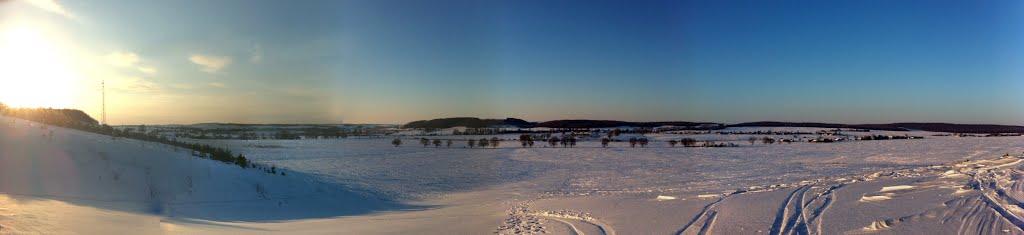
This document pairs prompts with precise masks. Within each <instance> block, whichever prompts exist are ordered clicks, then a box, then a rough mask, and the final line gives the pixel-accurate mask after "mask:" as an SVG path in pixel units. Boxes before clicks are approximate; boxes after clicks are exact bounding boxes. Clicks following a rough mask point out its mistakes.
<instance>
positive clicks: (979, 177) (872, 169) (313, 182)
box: [0, 118, 1024, 234]
mask: <svg viewBox="0 0 1024 235" xmlns="http://www.w3.org/2000/svg"><path fill="white" fill-rule="evenodd" d="M747 129H751V128H745V129H744V130H747ZM764 129H769V128H764ZM772 129H778V128H772ZM50 131H52V133H53V134H52V136H51V135H49V133H50ZM875 133H885V132H872V134H875ZM898 134H899V135H902V134H905V133H903V132H900V133H898ZM910 134H911V135H920V136H925V137H926V138H925V139H919V140H883V141H849V142H840V143H804V142H801V143H792V144H771V145H765V144H760V143H757V144H742V140H743V139H744V137H742V136H734V135H729V136H721V135H715V134H704V135H697V136H693V137H698V138H701V139H711V140H718V141H725V140H730V139H728V138H731V140H733V141H738V142H737V143H741V146H740V147H734V148H682V147H675V148H672V147H669V146H668V145H667V144H665V143H664V142H661V141H656V142H654V143H652V144H651V145H650V146H647V147H645V148H640V147H637V148H630V147H629V146H628V145H627V144H626V143H621V142H617V143H612V146H610V147H609V148H602V147H600V145H599V143H597V142H592V141H585V142H581V143H580V144H579V145H578V146H576V147H575V148H561V147H558V148H548V147H540V146H542V145H544V144H543V143H540V144H539V145H537V146H535V147H533V148H521V147H519V143H518V142H514V141H505V142H503V143H502V145H501V146H499V147H498V148H493V149H492V148H486V149H479V148H472V149H470V148H465V147H464V146H465V142H464V141H455V144H454V145H453V146H452V148H446V147H444V146H442V147H440V148H435V147H432V146H431V147H423V146H420V145H418V143H416V141H415V140H413V139H409V140H407V141H406V143H405V144H404V145H403V146H400V147H394V146H392V145H391V143H390V142H391V139H390V138H377V139H359V138H351V139H339V140H203V142H204V143H210V144H214V145H219V146H225V147H229V148H231V149H232V150H233V151H236V152H241V153H244V154H245V155H246V156H248V157H249V158H252V159H254V160H255V161H257V162H260V163H264V164H269V165H275V166H277V167H279V168H282V169H284V171H285V172H287V173H288V174H287V175H286V176H281V175H271V174H267V173H264V172H261V171H258V170H252V169H242V168H239V167H237V166H234V165H228V164H223V163H219V162H214V161H210V160H206V159H198V158H193V157H191V155H190V154H189V153H188V152H186V151H183V150H176V149H174V148H173V147H168V146H165V145H160V144H154V143H146V142H141V141H134V140H126V139H115V138H111V137H109V136H102V135H95V134H90V133H84V132H79V131H74V130H68V129H63V128H57V127H47V126H43V125H39V124H36V123H31V122H28V121H24V120H13V119H9V118H0V150H2V151H0V177H2V178H0V179H3V180H0V233H85V234H97V233H134V234H149V233H217V234H220V233H225V234H234V233H289V234H291V233H317V234H410V233H413V234H492V233H500V234H534V233H554V234H574V233H575V234H616V233H618V234H676V233H679V234H706V233H707V234H764V233H768V234H837V233H839V234H841V233H894V234H906V233H932V234H958V233H959V234H992V233H1011V234H1022V233H1024V232H1022V230H1021V228H1022V227H1024V222H1022V221H1024V220H1021V218H1024V209H1021V205H1022V204H1021V203H1020V202H1021V200H1024V182H1021V180H1020V179H1022V178H1024V173H1022V172H1024V171H1022V170H1021V169H1022V168H1021V166H1020V165H1021V163H1022V162H1024V161H1022V160H1020V158H1019V157H1020V155H1021V153H1022V151H1024V138H1022V137H985V138H981V137H973V138H967V137H964V138H961V137H952V136H932V134H935V133H927V132H911V133H910ZM650 137H652V138H653V139H656V140H667V139H670V138H681V137H683V136H680V135H662V134H654V135H650ZM687 137H690V136H687ZM429 138H454V139H458V138H462V137H461V136H443V137H429ZM474 138H476V137H474ZM1005 154H1010V156H1009V157H1003V156H1004V155H1005Z"/></svg>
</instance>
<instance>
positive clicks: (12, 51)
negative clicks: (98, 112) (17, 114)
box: [0, 23, 81, 108]
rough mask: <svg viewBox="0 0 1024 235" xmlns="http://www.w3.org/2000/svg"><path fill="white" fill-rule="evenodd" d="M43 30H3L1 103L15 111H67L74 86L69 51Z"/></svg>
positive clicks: (12, 27) (30, 27)
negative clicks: (44, 108)
mask: <svg viewBox="0 0 1024 235" xmlns="http://www.w3.org/2000/svg"><path fill="white" fill-rule="evenodd" d="M55 39H56V38H55V37H54V36H53V35H52V34H49V33H48V32H46V31H45V30H44V29H43V28H41V27H38V26H34V25H30V24H25V23H15V24H11V25H6V26H5V27H3V28H0V103H4V104H6V105H8V106H12V107H53V108H68V107H71V106H72V105H73V103H74V97H75V94H74V91H75V89H74V88H75V84H76V83H77V82H79V80H80V79H81V77H80V75H79V74H77V73H76V71H75V70H74V69H73V66H72V63H71V62H72V61H71V58H70V57H71V56H70V53H69V51H68V48H67V47H65V46H63V45H61V44H60V43H58V40H55Z"/></svg>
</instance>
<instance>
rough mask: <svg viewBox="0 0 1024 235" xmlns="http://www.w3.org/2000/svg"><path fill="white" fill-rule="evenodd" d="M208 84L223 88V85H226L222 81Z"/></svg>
mask: <svg viewBox="0 0 1024 235" xmlns="http://www.w3.org/2000/svg"><path fill="white" fill-rule="evenodd" d="M209 85H210V86H212V87H216V88H225V87H227V86H225V85H224V83H219V82H211V83H210V84H209Z"/></svg>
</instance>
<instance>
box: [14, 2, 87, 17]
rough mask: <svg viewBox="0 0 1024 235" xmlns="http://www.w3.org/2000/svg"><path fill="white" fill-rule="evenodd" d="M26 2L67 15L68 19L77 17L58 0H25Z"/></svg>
mask: <svg viewBox="0 0 1024 235" xmlns="http://www.w3.org/2000/svg"><path fill="white" fill-rule="evenodd" d="M24 2H25V3H28V4H29V5H32V6H34V7H36V8H39V9H42V10H45V11H49V12H51V13H54V14H58V15H61V16H64V17H67V18H68V19H75V15H73V14H71V12H70V11H68V10H67V9H66V8H64V6H63V5H61V4H60V3H59V2H57V0H24Z"/></svg>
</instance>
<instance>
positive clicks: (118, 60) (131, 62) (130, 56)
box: [104, 52, 139, 67]
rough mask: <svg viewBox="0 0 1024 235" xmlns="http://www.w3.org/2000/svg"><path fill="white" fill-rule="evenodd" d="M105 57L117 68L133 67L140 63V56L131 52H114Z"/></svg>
mask: <svg viewBox="0 0 1024 235" xmlns="http://www.w3.org/2000/svg"><path fill="white" fill-rule="evenodd" d="M104 57H105V58H106V60H107V63H109V64H110V65H113V66H117V67H131V66H135V64H138V63H139V56H138V55H136V54H135V53H131V52H113V53H110V54H107V55H106V56H104Z"/></svg>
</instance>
